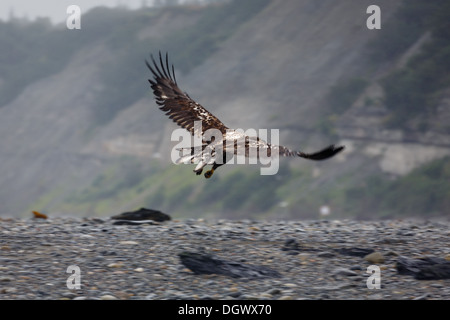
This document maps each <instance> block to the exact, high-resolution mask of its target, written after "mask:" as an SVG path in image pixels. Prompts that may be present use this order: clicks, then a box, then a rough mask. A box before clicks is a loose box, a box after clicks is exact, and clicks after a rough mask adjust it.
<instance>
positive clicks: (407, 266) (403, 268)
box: [396, 257, 450, 280]
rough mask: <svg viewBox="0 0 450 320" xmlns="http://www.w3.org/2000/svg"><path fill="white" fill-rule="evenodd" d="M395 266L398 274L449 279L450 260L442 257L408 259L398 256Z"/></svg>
mask: <svg viewBox="0 0 450 320" xmlns="http://www.w3.org/2000/svg"><path fill="white" fill-rule="evenodd" d="M396 268H397V272H398V273H399V274H403V275H412V276H414V278H416V279H417V280H440V279H450V261H447V260H445V259H443V258H437V257H426V258H422V259H410V258H407V257H399V258H398V260H397V264H396Z"/></svg>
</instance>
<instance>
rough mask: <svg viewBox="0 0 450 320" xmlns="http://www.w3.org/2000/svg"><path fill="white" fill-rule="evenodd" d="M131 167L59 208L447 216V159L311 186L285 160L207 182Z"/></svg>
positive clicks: (307, 176)
mask: <svg viewBox="0 0 450 320" xmlns="http://www.w3.org/2000/svg"><path fill="white" fill-rule="evenodd" d="M133 163H134V162H133V161H132V160H131V159H123V161H122V164H121V165H114V166H111V167H109V168H107V169H106V170H105V171H104V172H102V173H100V174H99V176H98V177H97V178H96V179H94V182H93V183H92V184H91V186H89V187H88V188H87V189H85V190H82V191H81V192H79V193H73V194H72V195H71V196H70V197H69V198H67V199H66V201H65V202H64V203H63V204H62V205H60V207H59V208H57V210H58V209H59V210H61V211H63V212H85V213H86V214H89V215H94V214H95V215H107V216H109V215H111V214H112V213H118V211H120V210H129V209H137V208H140V207H148V208H154V209H159V210H162V211H165V212H167V213H170V214H171V215H173V216H174V217H178V216H183V217H189V216H190V217H192V216H194V217H205V216H208V215H210V214H214V213H218V212H220V213H221V216H223V217H234V218H238V217H242V216H245V217H255V218H256V217H261V214H263V215H264V216H269V215H270V216H271V217H272V218H282V219H288V218H295V219H305V218H309V219H317V218H318V210H319V207H320V206H322V205H324V204H327V205H329V206H330V207H331V208H332V214H333V215H332V218H363V219H367V218H368V219H370V218H383V217H385V218H396V217H397V218H399V217H411V216H417V217H428V218H430V217H437V216H443V215H448V212H450V158H449V157H447V158H443V159H440V160H436V161H433V162H431V163H429V164H427V165H424V166H422V167H420V168H418V169H416V170H414V171H412V172H411V173H409V174H407V175H405V176H403V177H399V178H397V179H395V180H392V178H391V177H389V176H387V175H383V174H376V175H375V174H374V175H370V176H369V177H368V178H367V179H365V180H364V181H362V182H361V183H359V184H357V185H355V184H354V177H353V175H354V174H353V173H352V174H347V175H343V176H340V177H339V178H337V180H336V181H334V182H332V183H330V182H328V183H326V184H325V183H317V179H316V178H313V175H312V167H311V166H305V167H303V168H302V169H290V168H289V166H288V163H285V165H283V166H281V167H280V171H279V172H278V174H276V175H273V176H261V175H260V172H259V168H258V167H254V166H238V167H235V168H232V169H230V170H229V171H228V172H219V173H216V174H215V175H214V176H213V177H212V178H211V179H214V180H207V179H205V178H204V177H203V176H200V177H198V176H196V175H195V174H193V172H192V170H191V169H192V168H193V166H188V165H179V166H174V165H169V166H167V167H162V166H160V165H156V164H153V165H152V166H151V167H149V168H145V169H144V168H142V167H140V166H133V165H132V164H133ZM130 173H131V174H130ZM133 177H134V178H133ZM58 192H60V191H58ZM53 195H54V191H52V193H51V194H49V195H43V197H42V199H40V200H39V201H38V202H37V203H39V204H45V203H46V202H47V201H48V200H49V198H51V197H53ZM282 203H284V205H281V204H282ZM124 205H126V207H123V206H124ZM130 206H131V207H130ZM40 207H42V205H41V206H40ZM271 214H272V215H271ZM216 217H217V216H216Z"/></svg>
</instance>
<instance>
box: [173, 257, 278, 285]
mask: <svg viewBox="0 0 450 320" xmlns="http://www.w3.org/2000/svg"><path fill="white" fill-rule="evenodd" d="M179 257H180V260H181V263H182V264H183V265H184V266H185V267H186V268H188V269H190V270H191V271H192V272H194V273H195V274H222V275H225V276H229V277H233V278H249V279H256V278H276V277H280V276H281V275H280V274H279V273H278V272H277V271H275V270H273V269H270V268H268V267H265V266H255V265H248V264H243V263H240V262H235V261H226V260H222V259H220V258H217V257H214V256H213V255H212V254H207V253H199V252H188V251H184V252H182V253H180V254H179Z"/></svg>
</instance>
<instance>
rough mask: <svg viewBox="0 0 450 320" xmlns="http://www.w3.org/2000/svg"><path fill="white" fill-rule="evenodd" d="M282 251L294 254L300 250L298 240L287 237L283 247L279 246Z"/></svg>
mask: <svg viewBox="0 0 450 320" xmlns="http://www.w3.org/2000/svg"><path fill="white" fill-rule="evenodd" d="M281 250H282V251H288V254H290V255H296V254H298V253H299V251H300V246H299V244H298V241H297V240H296V239H292V238H291V239H287V240H286V241H285V242H284V245H283V248H281Z"/></svg>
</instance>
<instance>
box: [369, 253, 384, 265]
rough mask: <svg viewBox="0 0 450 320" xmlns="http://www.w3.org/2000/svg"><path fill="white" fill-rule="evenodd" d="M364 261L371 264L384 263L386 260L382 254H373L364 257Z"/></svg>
mask: <svg viewBox="0 0 450 320" xmlns="http://www.w3.org/2000/svg"><path fill="white" fill-rule="evenodd" d="M364 260H366V261H368V262H370V263H375V264H378V263H383V262H384V260H385V258H384V256H383V255H382V254H381V253H380V252H377V251H376V252H372V253H370V254H368V255H367V256H365V257H364Z"/></svg>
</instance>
